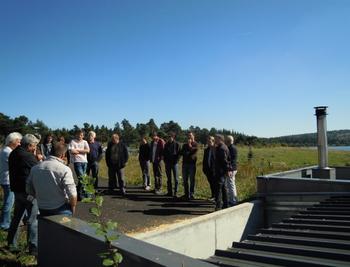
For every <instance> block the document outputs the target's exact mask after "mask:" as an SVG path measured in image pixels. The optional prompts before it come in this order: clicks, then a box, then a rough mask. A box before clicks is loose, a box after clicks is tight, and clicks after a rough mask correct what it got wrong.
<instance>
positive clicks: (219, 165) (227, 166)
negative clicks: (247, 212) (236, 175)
mask: <svg viewBox="0 0 350 267" xmlns="http://www.w3.org/2000/svg"><path fill="white" fill-rule="evenodd" d="M215 144H216V149H215V182H216V190H215V202H216V207H215V210H220V209H222V208H227V207H228V196H227V187H226V179H227V177H229V176H230V175H231V172H232V171H231V163H230V152H229V150H228V148H227V146H226V145H225V143H224V137H223V136H222V135H221V134H217V135H216V136H215Z"/></svg>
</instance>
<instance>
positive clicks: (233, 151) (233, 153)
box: [228, 144, 237, 171]
mask: <svg viewBox="0 0 350 267" xmlns="http://www.w3.org/2000/svg"><path fill="white" fill-rule="evenodd" d="M228 150H229V151H230V163H231V170H232V171H236V170H237V148H236V147H235V146H234V145H233V144H231V145H229V146H228Z"/></svg>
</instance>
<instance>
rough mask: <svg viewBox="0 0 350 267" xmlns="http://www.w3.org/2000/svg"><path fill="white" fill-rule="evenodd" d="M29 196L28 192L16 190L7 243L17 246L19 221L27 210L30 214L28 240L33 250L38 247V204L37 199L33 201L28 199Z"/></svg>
mask: <svg viewBox="0 0 350 267" xmlns="http://www.w3.org/2000/svg"><path fill="white" fill-rule="evenodd" d="M27 196H28V195H27V194H26V193H19V192H15V209H14V214H13V218H12V221H11V225H10V229H9V231H8V235H7V243H8V245H12V246H14V247H17V238H18V228H19V223H20V221H21V219H22V217H23V215H24V212H25V211H26V212H27V215H28V221H27V242H28V245H29V250H31V249H32V248H37V247H38V220H37V214H38V205H37V202H36V199H34V200H33V201H32V202H31V201H28V200H27Z"/></svg>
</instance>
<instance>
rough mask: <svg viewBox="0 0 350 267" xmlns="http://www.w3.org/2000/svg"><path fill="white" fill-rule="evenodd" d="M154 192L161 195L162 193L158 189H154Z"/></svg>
mask: <svg viewBox="0 0 350 267" xmlns="http://www.w3.org/2000/svg"><path fill="white" fill-rule="evenodd" d="M154 193H155V194H156V195H161V194H162V192H161V191H160V190H155V191H154Z"/></svg>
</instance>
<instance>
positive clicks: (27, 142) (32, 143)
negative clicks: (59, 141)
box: [21, 134, 40, 152]
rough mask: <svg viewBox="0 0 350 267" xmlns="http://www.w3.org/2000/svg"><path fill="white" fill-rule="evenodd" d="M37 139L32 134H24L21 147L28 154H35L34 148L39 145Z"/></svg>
mask: <svg viewBox="0 0 350 267" xmlns="http://www.w3.org/2000/svg"><path fill="white" fill-rule="evenodd" d="M39 142H40V141H39V139H38V138H36V137H35V135H33V134H26V135H25V136H23V138H22V141H21V145H22V146H23V147H24V148H25V149H26V150H27V151H28V152H35V150H36V146H37V145H38V144H39Z"/></svg>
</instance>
